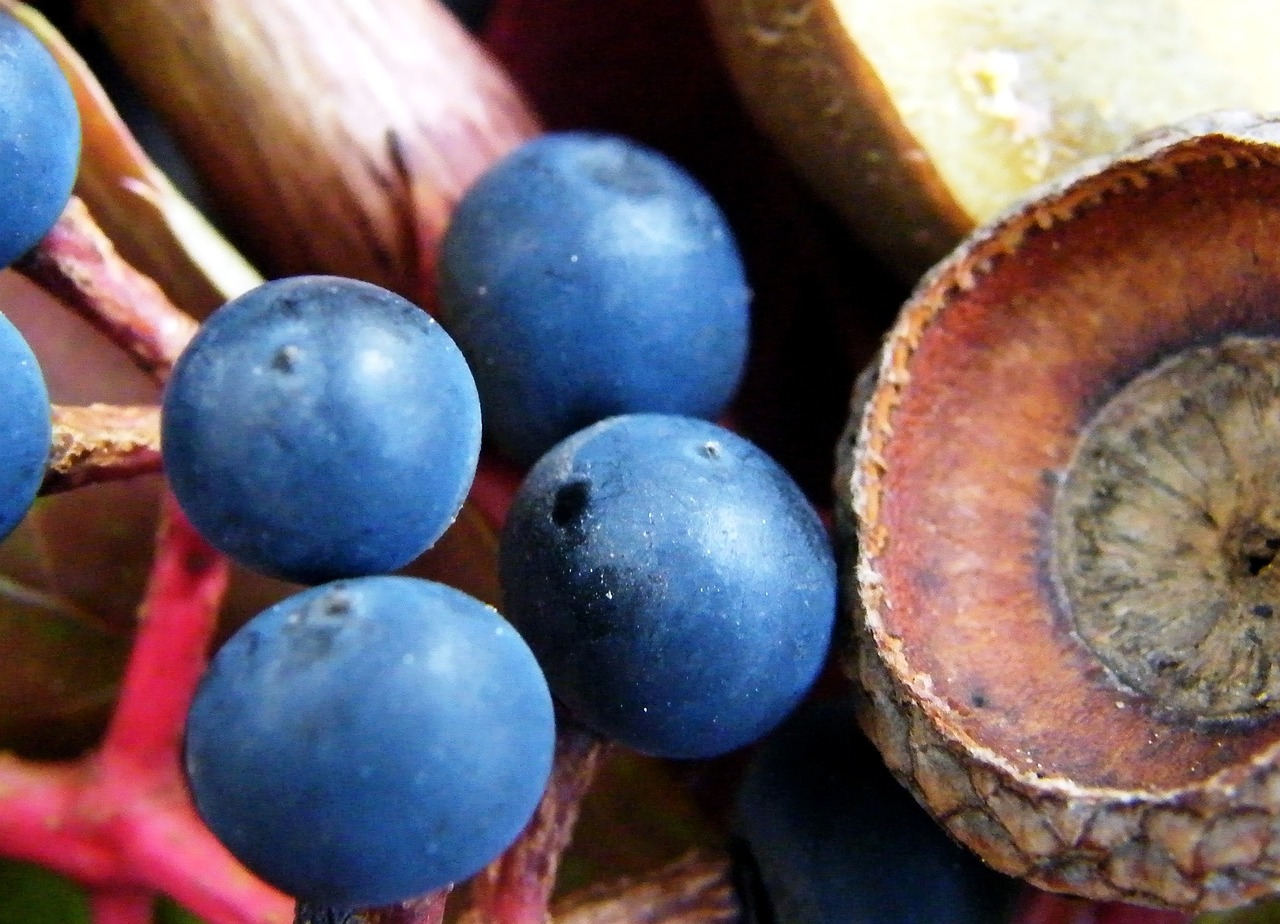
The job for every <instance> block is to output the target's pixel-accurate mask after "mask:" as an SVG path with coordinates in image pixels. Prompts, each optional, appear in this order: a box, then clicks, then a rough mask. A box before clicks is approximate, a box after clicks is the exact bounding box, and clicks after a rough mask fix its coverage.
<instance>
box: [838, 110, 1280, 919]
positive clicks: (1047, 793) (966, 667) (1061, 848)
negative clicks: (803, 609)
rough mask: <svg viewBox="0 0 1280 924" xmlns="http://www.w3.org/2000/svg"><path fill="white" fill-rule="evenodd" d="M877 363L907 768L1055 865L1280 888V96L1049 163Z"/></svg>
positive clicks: (895, 703) (1019, 870)
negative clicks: (1057, 173) (1046, 172)
mask: <svg viewBox="0 0 1280 924" xmlns="http://www.w3.org/2000/svg"><path fill="white" fill-rule="evenodd" d="M860 385H861V387H860V388H859V389H858V393H857V394H856V395H855V400H854V404H855V408H854V414H853V417H852V419H851V421H850V426H849V429H848V431H847V433H846V438H845V439H844V440H843V441H842V442H841V443H840V446H839V449H838V455H839V459H838V463H839V472H838V474H837V492H838V495H839V503H838V509H837V515H838V529H839V538H840V541H841V544H842V547H843V551H844V553H845V557H846V560H845V563H844V565H843V567H844V573H845V576H846V578H847V580H846V597H847V599H846V610H847V612H848V614H849V616H850V617H851V619H852V620H853V621H854V625H855V630H854V633H853V635H854V643H853V645H852V646H851V651H850V653H849V656H848V660H847V666H848V668H849V669H850V671H851V673H854V674H855V675H856V676H857V677H858V678H860V680H861V683H862V685H863V686H864V688H865V691H866V694H867V695H866V698H865V703H864V708H863V710H862V714H861V720H862V722H863V724H864V726H865V728H866V730H867V732H868V733H869V735H870V736H871V737H872V739H873V740H874V741H875V742H876V744H877V745H878V747H879V748H880V750H881V752H882V753H883V755H884V757H885V759H886V762H887V763H888V764H889V766H890V767H891V769H892V770H893V771H894V772H895V773H896V774H897V775H898V777H899V778H900V779H901V780H902V781H903V782H904V783H905V784H906V785H907V786H908V787H909V788H910V789H911V790H912V792H913V793H914V794H915V795H916V797H917V798H918V799H919V800H920V801H921V802H922V803H923V804H925V805H926V806H927V807H928V808H929V809H930V810H931V811H932V812H933V814H934V815H935V816H936V817H937V818H938V819H939V821H941V822H942V823H943V824H944V825H945V826H946V828H947V829H948V830H950V832H951V833H952V834H953V835H954V836H955V837H957V838H958V839H959V840H960V841H962V842H964V843H965V844H967V845H968V846H970V847H971V848H973V849H974V850H975V851H977V852H978V853H979V854H980V855H981V856H982V857H983V858H984V859H985V860H986V861H987V862H988V863H990V864H991V865H992V866H994V867H996V868H997V869H999V870H1001V871H1003V872H1006V873H1010V874H1013V875H1016V876H1022V877H1025V878H1026V879H1028V880H1029V881H1031V882H1032V883H1034V884H1035V885H1038V886H1040V887H1042V888H1047V889H1051V890H1055V891H1063V892H1070V893H1074V894H1077V895H1082V896H1088V897H1092V898H1099V899H1118V900H1122V901H1128V902H1135V903H1140V904H1148V905H1155V906H1163V907H1170V908H1177V909H1184V910H1211V909H1223V908H1228V907H1233V906H1236V905H1240V904H1243V903H1245V902H1248V901H1250V900H1253V899H1255V898H1258V897H1260V896H1263V895H1267V894H1270V893H1273V892H1275V891H1277V890H1280V823H1278V822H1277V817H1278V816H1280V768H1278V764H1280V670H1276V667H1277V665H1276V663H1275V662H1276V652H1277V651H1280V645H1278V644H1277V643H1278V642H1280V563H1276V562H1274V559H1275V557H1276V555H1277V553H1278V552H1280V492H1278V491H1277V490H1276V488H1277V485H1280V121H1271V120H1266V119H1262V118H1259V117H1255V116H1251V115H1248V114H1243V113H1219V114H1215V115H1212V116H1206V117H1202V118H1199V119H1197V120H1194V121H1192V122H1189V123H1184V124H1182V125H1180V126H1178V127H1176V128H1172V129H1169V130H1166V131H1163V132H1161V133H1159V134H1157V135H1154V136H1151V137H1149V138H1147V139H1146V140H1144V141H1142V142H1140V143H1139V144H1137V145H1136V146H1135V147H1134V148H1132V149H1130V150H1128V151H1126V152H1125V153H1123V154H1120V155H1118V156H1115V157H1113V158H1111V159H1108V160H1103V161H1094V162H1090V163H1088V164H1086V165H1084V166H1082V167H1080V168H1078V169H1077V170H1075V171H1073V172H1072V173H1071V175H1069V176H1066V177H1063V178H1062V179H1060V180H1059V181H1056V182H1054V183H1052V184H1051V185H1049V186H1046V187H1043V188H1041V189H1040V190H1038V191H1037V192H1035V193H1034V194H1033V195H1032V196H1030V197H1029V198H1027V199H1025V200H1024V201H1023V202H1021V203H1020V204H1018V205H1017V206H1015V207H1014V208H1013V209H1011V210H1010V211H1008V212H1007V213H1005V214H1004V215H1003V216H1002V217H1001V218H999V219H998V220H996V221H995V222H993V223H992V224H990V225H987V226H985V227H984V228H982V229H980V230H979V231H977V232H975V233H974V234H973V235H972V236H970V237H969V238H968V239H967V240H966V241H965V242H964V243H963V244H962V245H961V246H960V248H959V249H958V250H956V251H955V252H954V253H953V254H952V255H951V256H950V257H948V258H947V259H946V260H944V261H943V262H942V263H941V264H939V265H938V266H937V267H936V268H935V269H934V270H933V271H932V272H931V273H930V274H929V275H928V276H927V277H926V278H925V279H924V280H923V281H922V283H921V284H920V286H919V288H918V289H917V290H916V292H915V293H914V294H913V295H912V297H911V298H910V300H909V301H908V302H907V304H906V305H905V306H904V308H903V310H902V313H901V315H900V316H899V319H898V321H897V323H896V325H895V327H894V328H893V330H892V331H891V332H890V334H889V336H888V338H887V340H886V342H885V345H884V347H883V349H882V352H881V356H880V359H879V362H878V365H877V367H876V369H875V370H874V371H873V372H872V373H871V374H869V375H868V376H866V377H864V380H863V381H862V382H861V383H860ZM855 545H856V561H855V557H854V554H853V553H854V549H855Z"/></svg>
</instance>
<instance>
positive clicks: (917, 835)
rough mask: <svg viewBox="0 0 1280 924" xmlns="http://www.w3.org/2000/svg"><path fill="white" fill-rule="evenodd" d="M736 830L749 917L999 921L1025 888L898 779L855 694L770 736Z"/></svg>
mask: <svg viewBox="0 0 1280 924" xmlns="http://www.w3.org/2000/svg"><path fill="white" fill-rule="evenodd" d="M734 830H735V832H736V834H737V836H738V838H740V840H741V844H742V846H743V847H744V849H743V850H742V851H741V852H740V854H739V857H738V862H737V866H738V870H739V873H740V876H739V880H740V882H741V884H742V892H743V896H744V898H745V899H746V902H745V903H746V904H747V906H748V908H749V911H748V913H747V914H746V915H745V918H744V921H745V924H773V922H779V924H781V922H785V924H903V922H907V921H928V922H930V924H999V922H1000V921H1005V920H1008V919H1009V916H1010V912H1011V910H1012V901H1013V898H1014V896H1015V895H1016V894H1017V891H1018V884H1017V883H1016V882H1015V881H1014V880H1013V879H1010V878H1008V877H1005V876H1002V875H1000V874H998V873H996V872H995V871H993V870H991V869H989V868H988V867H986V866H984V865H983V864H982V862H981V861H979V860H978V858H977V857H975V856H974V855H973V854H971V853H969V852H968V851H966V850H965V849H963V848H962V847H960V846H958V845H957V844H956V843H954V842H953V841H952V840H951V839H950V838H949V837H948V836H947V835H946V833H945V832H944V831H943V830H942V829H941V828H940V827H939V826H938V825H937V824H935V823H934V821H933V819H931V818H930V817H929V816H928V815H927V814H926V813H925V811H924V809H922V808H921V807H920V806H919V805H918V804H917V803H916V801H915V800H914V799H913V798H912V797H911V795H910V794H909V793H908V792H907V791H906V790H905V789H903V788H902V786H901V785H899V783H898V782H897V781H896V780H895V779H894V778H893V777H892V776H891V775H890V773H889V771H888V770H886V769H885V766H884V761H883V760H882V758H881V757H880V755H879V754H878V753H876V750H875V748H873V747H872V746H871V745H870V743H868V742H867V741H866V739H865V738H863V737H862V735H861V733H860V732H859V731H858V726H857V720H856V718H855V716H854V708H853V703H852V702H851V701H849V700H847V699H838V700H833V701H829V702H824V703H821V704H807V705H806V706H804V707H803V708H802V709H801V710H800V711H798V712H797V713H796V714H795V716H793V717H792V718H791V719H789V720H788V721H787V722H786V724H784V725H783V726H782V727H781V728H780V729H779V730H778V731H777V732H775V733H774V734H773V735H771V736H770V737H769V738H768V739H766V741H765V742H764V743H763V744H762V745H761V746H760V749H759V751H758V752H757V753H756V754H755V755H754V757H753V758H752V761H751V763H750V764H749V765H748V768H747V772H746V775H745V776H744V778H743V782H742V788H741V790H740V791H739V793H738V798H737V805H736V808H735V819H734Z"/></svg>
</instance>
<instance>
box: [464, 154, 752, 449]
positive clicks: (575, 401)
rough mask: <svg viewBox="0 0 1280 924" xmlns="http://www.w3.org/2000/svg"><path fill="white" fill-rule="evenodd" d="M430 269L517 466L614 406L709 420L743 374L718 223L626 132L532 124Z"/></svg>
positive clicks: (492, 430)
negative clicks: (551, 129) (535, 129)
mask: <svg viewBox="0 0 1280 924" xmlns="http://www.w3.org/2000/svg"><path fill="white" fill-rule="evenodd" d="M440 280H441V281H440V302H441V306H440V307H441V320H442V322H443V323H444V324H445V326H446V327H448V328H449V331H450V333H452V334H453V336H454V338H455V339H456V340H457V342H458V346H459V347H461V349H462V351H463V353H465V354H466V356H467V359H468V360H469V361H470V363H471V367H472V369H473V370H474V371H475V375H476V382H477V384H478V385H479V388H480V397H481V403H482V405H483V407H484V412H485V428H486V435H487V436H488V437H489V438H490V439H491V440H492V441H493V443H494V444H495V445H496V446H497V447H498V449H500V450H501V451H502V452H503V453H505V454H506V455H508V456H510V457H511V458H513V459H514V460H516V461H517V462H521V463H524V464H530V463H532V462H533V461H535V460H536V459H537V458H538V457H539V456H540V455H542V453H543V452H545V451H546V450H547V449H550V448H551V446H552V445H553V444H554V443H556V442H557V441H559V440H560V439H562V438H564V437H566V436H568V435H569V434H571V433H574V432H576V431H577V430H579V429H581V428H583V427H585V426H587V425H588V424H591V423H594V422H596V421H598V420H601V419H603V418H605V417H609V416H612V415H615V414H624V413H632V412H637V411H652V412H660V413H671V414H686V415H690V416H695V417H705V418H709V419H710V418H715V417H716V416H718V415H719V414H720V413H721V412H722V411H723V410H724V409H725V407H726V406H727V405H728V403H729V401H730V399H731V398H732V397H733V395H734V392H735V391H736V389H737V386H738V382H739V379H740V378H741V376H742V372H743V367H744V364H745V361H746V355H747V340H748V330H747V328H748V320H749V318H748V302H749V300H750V293H749V291H748V288H747V284H746V281H745V279H744V275H743V268H742V262H741V259H740V258H739V256H738V251H737V247H736V245H735V243H734V239H733V235H732V233H731V231H730V229H729V227H728V225H727V224H726V222H725V219H724V216H723V215H722V214H721V212H720V210H719V208H718V207H717V206H716V204H715V203H714V201H712V199H711V197H710V196H709V195H708V194H707V193H706V191H705V190H703V189H702V187H700V186H699V185H698V184H697V183H696V182H695V181H694V180H693V179H692V178H691V177H690V176H689V175H688V174H687V173H685V172H684V171H683V170H682V169H680V168H679V167H678V166H676V165H675V164H674V163H672V162H671V161H670V160H668V159H667V158H665V157H663V156H662V155H661V154H659V153H657V152H656V151H653V150H650V149H648V148H645V147H642V146H641V145H639V144H636V143H634V142H632V141H628V140H625V139H622V138H618V137H614V136H608V135H594V134H586V133H573V132H568V133H561V134H551V135H544V136H542V137H540V138H537V139H535V140H533V141H531V142H529V143H527V144H525V145H524V146H522V147H520V148H518V149H517V150H516V151H514V152H513V153H511V154H510V155H508V156H507V157H506V158H504V159H503V160H501V161H499V162H498V163H497V164H496V165H494V166H493V167H492V168H491V169H490V170H489V171H488V172H487V173H486V174H484V175H483V176H482V177H481V178H480V179H479V180H478V181H477V182H476V183H475V184H474V185H473V186H472V188H471V189H470V190H469V191H468V192H467V194H466V195H465V196H464V197H463V199H462V201H461V203H459V205H458V208H457V211H456V212H455V213H454V216H453V219H452V222H451V223H450V225H449V229H448V231H447V233H446V234H445V238H444V241H443V243H442V245H441V256H440Z"/></svg>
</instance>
